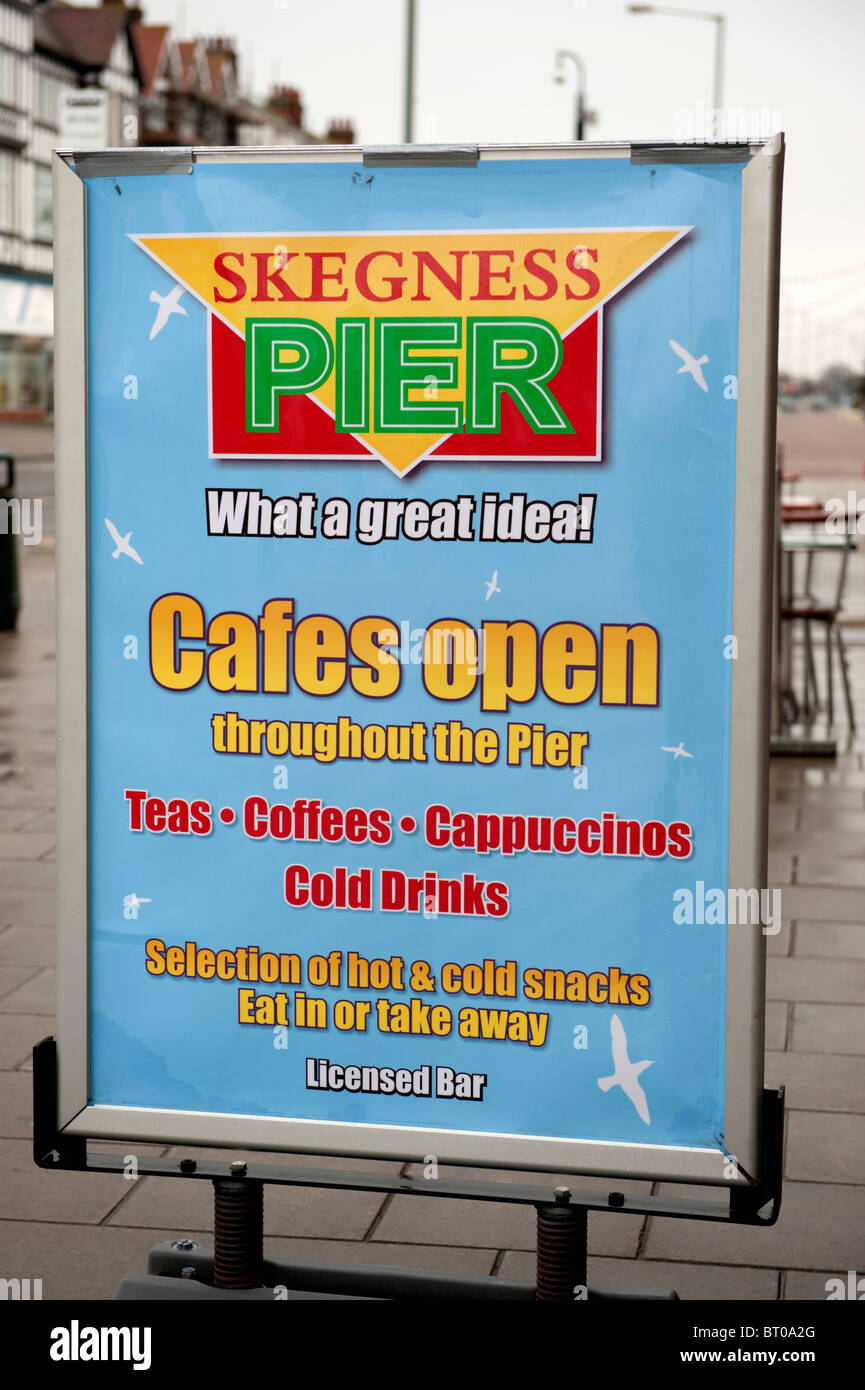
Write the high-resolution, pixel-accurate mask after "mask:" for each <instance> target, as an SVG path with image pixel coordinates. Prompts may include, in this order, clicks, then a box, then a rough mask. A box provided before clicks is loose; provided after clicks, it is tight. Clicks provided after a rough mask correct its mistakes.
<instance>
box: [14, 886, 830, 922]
mask: <svg viewBox="0 0 865 1390" xmlns="http://www.w3.org/2000/svg"><path fill="white" fill-rule="evenodd" d="M56 910H57V899H56V897H55V895H54V893H53V892H49V891H48V890H47V889H36V888H34V889H29V888H21V887H19V888H4V889H3V901H2V906H0V914H2V921H3V923H4V925H9V924H11V923H13V922H17V923H19V925H22V926H24V925H32V926H34V927H53V925H54V921H55V916H56ZM803 915H804V914H803Z"/></svg>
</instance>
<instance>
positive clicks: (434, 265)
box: [412, 251, 468, 301]
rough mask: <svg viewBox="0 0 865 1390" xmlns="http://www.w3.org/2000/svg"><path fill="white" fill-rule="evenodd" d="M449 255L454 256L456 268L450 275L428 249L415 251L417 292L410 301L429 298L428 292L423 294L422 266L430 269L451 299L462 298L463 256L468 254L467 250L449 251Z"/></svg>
mask: <svg viewBox="0 0 865 1390" xmlns="http://www.w3.org/2000/svg"><path fill="white" fill-rule="evenodd" d="M448 254H449V255H451V256H453V257H455V259H456V263H457V269H456V274H455V275H450V274H449V273H448V272H447V271H446V270H445V268H444V266H443V265H442V264H441V263H440V262H439V261H437V260H436V258H435V256H433V255H431V254H430V252H429V251H415V253H414V255H415V258H416V260H417V294H413V295H412V301H414V300H417V299H429V295H428V294H424V285H423V273H424V268H426V269H427V270H431V271H432V273H433V275H434V276H435V278H436V279H437V280H438V282H439V284H441V285H443V286H444V288H445V289H446V290H447V292H448V294H449V295H450V296H451V298H452V299H462V297H463V258H464V257H465V256H467V255H468V252H467V251H450V252H449V253H448Z"/></svg>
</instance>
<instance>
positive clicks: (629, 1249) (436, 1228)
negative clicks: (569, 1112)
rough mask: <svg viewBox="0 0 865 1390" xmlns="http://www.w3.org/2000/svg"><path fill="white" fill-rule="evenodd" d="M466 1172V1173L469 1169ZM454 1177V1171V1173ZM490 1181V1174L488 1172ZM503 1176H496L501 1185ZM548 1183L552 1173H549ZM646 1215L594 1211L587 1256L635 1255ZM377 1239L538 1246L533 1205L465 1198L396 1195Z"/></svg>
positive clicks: (583, 1182)
mask: <svg viewBox="0 0 865 1390" xmlns="http://www.w3.org/2000/svg"><path fill="white" fill-rule="evenodd" d="M465 1171H468V1170H465ZM455 1176H456V1173H455ZM486 1176H487V1178H488V1179H489V1177H490V1174H489V1172H487V1173H486ZM501 1177H502V1175H501V1174H499V1173H496V1174H495V1180H496V1181H498V1180H499V1179H500V1178H501ZM512 1177H513V1181H515V1182H517V1181H519V1182H533V1181H537V1178H536V1177H532V1176H530V1175H527V1174H514V1175H512ZM546 1179H547V1180H549V1174H547V1175H546ZM573 1181H574V1185H575V1186H577V1185H579V1186H581V1187H588V1186H591V1185H592V1184H593V1182H600V1188H599V1190H608V1189H609V1187H610V1185H611V1184H610V1181H609V1180H606V1181H604V1180H598V1179H594V1180H590V1179H586V1178H579V1179H577V1178H574V1180H573ZM616 1187H617V1188H618V1189H619V1190H622V1191H636V1190H638V1189H639V1190H643V1191H645V1190H648V1185H647V1184H644V1183H643V1184H636V1183H629V1184H628V1185H627V1187H624V1186H623V1185H622V1184H621V1182H617V1183H616ZM643 1222H644V1218H643V1217H642V1216H617V1215H614V1214H613V1213H608V1212H598V1213H594V1212H593V1213H592V1214H591V1216H590V1218H589V1253H590V1254H596V1255H626V1256H633V1255H636V1253H637V1247H638V1243H639V1239H640V1232H641V1230H642V1227H643ZM373 1239H374V1240H389V1241H396V1242H397V1243H400V1244H402V1243H406V1244H413V1243H418V1244H421V1245H424V1244H428V1245H461V1246H466V1245H467V1246H483V1247H484V1248H486V1249H490V1248H497V1249H512V1250H534V1249H535V1248H536V1245H537V1218H536V1214H535V1210H534V1208H533V1207H526V1206H522V1205H520V1206H517V1205H516V1204H511V1203H507V1202H472V1201H469V1200H463V1199H462V1198H451V1197H442V1198H431V1199H429V1200H427V1199H424V1198H417V1197H393V1198H392V1199H391V1200H390V1202H389V1203H388V1206H387V1209H386V1210H385V1212H384V1215H383V1216H382V1219H381V1221H380V1222H379V1224H378V1226H377V1227H376V1230H375V1233H374V1236H373Z"/></svg>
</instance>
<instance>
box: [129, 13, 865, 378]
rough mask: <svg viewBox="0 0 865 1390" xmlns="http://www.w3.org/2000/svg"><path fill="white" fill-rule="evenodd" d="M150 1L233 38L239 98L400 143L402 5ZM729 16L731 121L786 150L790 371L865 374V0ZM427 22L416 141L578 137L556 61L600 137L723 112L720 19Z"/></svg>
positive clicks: (420, 55)
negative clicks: (580, 76) (274, 88)
mask: <svg viewBox="0 0 865 1390" xmlns="http://www.w3.org/2000/svg"><path fill="white" fill-rule="evenodd" d="M140 3H142V4H143V6H144V9H145V18H146V22H149V23H171V24H172V25H174V26H175V27H176V28H177V29H178V30H179V33H180V36H181V37H184V38H188V37H192V36H193V35H195V34H199V33H203V34H211V35H212V34H217V33H223V34H226V35H230V36H232V37H234V38H235V39H236V40H237V46H238V51H239V55H240V62H241V81H242V85H243V86H245V87H246V88H248V89H249V90H251V91H252V92H253V93H254V94H255V95H256V96H263V95H264V94H265V92H266V90H267V89H268V88H269V87H270V86H271V85H272V83H274V82H280V83H285V84H288V85H293V86H297V87H299V88H300V90H301V92H302V95H303V99H304V102H305V119H306V124H307V126H308V127H309V128H310V129H311V130H313V131H316V132H323V130H324V129H325V127H326V125H327V122H328V120H329V119H330V118H331V117H334V116H341V117H349V118H351V119H352V120H353V121H354V123H355V128H356V131H357V138H358V140H359V141H360V142H361V143H390V142H395V141H399V140H401V139H402V122H403V116H402V93H403V62H404V58H403V54H404V33H405V28H404V14H405V0H243V3H242V4H238V0H140ZM721 4H722V12H723V13H724V15H725V17H726V43H725V57H726V61H725V81H724V91H723V107H724V108H735V109H736V110H739V109H741V110H750V111H752V112H753V115H754V119H755V120H757V121H760V123H761V125H762V126H766V125H768V128H769V129H775V128H780V129H782V130H783V131H784V132H785V135H786V138H787V161H786V170H785V188H784V242H783V253H782V274H783V276H784V279H785V285H784V295H783V316H782V351H781V358H782V366H784V365H786V366H789V367H792V368H793V369H795V370H799V371H808V370H813V369H814V367H815V366H818V365H820V366H825V365H826V363H827V361H829V360H838V359H842V360H849V361H851V362H852V363H854V364H862V363H863V362H865V244H863V240H865V239H863V233H865V177H863V154H862V152H863V145H865V141H863V135H865V130H863V127H865V100H863V87H865V72H863V68H865V0H820V3H815V2H814V0H721ZM692 8H701V7H700V6H699V4H697V3H693V4H692ZM706 8H707V12H709V9H708V7H706ZM417 11H418V33H417V60H416V108H415V109H416V115H415V139H416V140H418V141H422V142H432V141H473V142H474V141H478V142H495V141H538V140H568V139H570V138H572V130H573V104H574V86H573V83H574V78H573V69H571V70H570V71H569V73H568V77H567V82H566V84H564V85H555V84H554V83H553V80H552V73H553V60H554V55H555V52H556V50H557V49H558V48H568V49H573V50H575V51H576V52H577V53H578V54H579V55H580V56H581V57H582V59H583V60H584V62H585V65H586V69H587V74H588V104H589V106H590V107H591V108H593V109H595V110H596V111H597V113H598V120H597V122H596V124H594V125H593V126H591V127H590V129H589V131H588V134H589V136H590V138H592V139H598V140H616V139H647V138H655V137H657V138H662V139H673V138H676V136H677V135H679V134H680V133H681V132H682V131H683V128H686V127H687V126H688V125H689V124H690V123H691V122H692V121H694V120H695V119H696V118H697V104H698V103H702V104H703V106H704V107H709V106H711V102H712V72H713V54H714V43H715V33H716V26H715V25H714V24H712V23H709V22H706V21H702V20H699V19H686V18H674V17H671V16H661V15H640V16H635V15H630V14H628V13H626V9H625V5H624V3H622V2H621V0H417ZM760 113H763V118H762V120H761V115H760ZM769 129H762V130H758V131H757V132H755V133H769Z"/></svg>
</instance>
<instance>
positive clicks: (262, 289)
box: [252, 251, 300, 304]
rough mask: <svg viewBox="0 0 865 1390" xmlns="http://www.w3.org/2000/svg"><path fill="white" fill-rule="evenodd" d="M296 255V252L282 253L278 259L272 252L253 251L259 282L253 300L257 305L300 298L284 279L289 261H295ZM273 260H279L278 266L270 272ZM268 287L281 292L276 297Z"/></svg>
mask: <svg viewBox="0 0 865 1390" xmlns="http://www.w3.org/2000/svg"><path fill="white" fill-rule="evenodd" d="M296 255H297V252H296V251H280V253H279V256H278V258H277V257H275V256H274V253H273V252H272V251H253V253H252V256H253V259H254V261H255V264H256V269H257V280H256V289H255V294H254V295H253V296H252V298H253V301H254V302H255V303H256V304H261V303H270V302H271V301H272V300H273V299H274V298H276V299H281V300H283V301H285V300H289V299H294V300H296V299H299V298H300V296H299V295H297V294H295V292H294V290H293V289H292V288H291V286H290V285H289V284H287V283H286V281H285V280H283V278H282V272H283V270H284V269H285V267H286V266H287V265H288V263H289V261H290V260H293V259H294V257H295V256H296ZM271 259H277V260H278V264H277V265H276V266H275V267H274V269H273V270H270V271H269V270H268V268H267V267H268V265H269V264H270V261H271ZM268 285H273V288H274V289H275V290H279V294H278V295H276V296H274V295H270V294H268V292H267V287H268Z"/></svg>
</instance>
